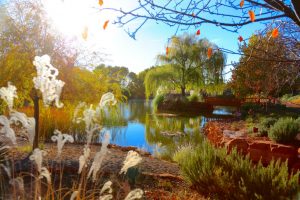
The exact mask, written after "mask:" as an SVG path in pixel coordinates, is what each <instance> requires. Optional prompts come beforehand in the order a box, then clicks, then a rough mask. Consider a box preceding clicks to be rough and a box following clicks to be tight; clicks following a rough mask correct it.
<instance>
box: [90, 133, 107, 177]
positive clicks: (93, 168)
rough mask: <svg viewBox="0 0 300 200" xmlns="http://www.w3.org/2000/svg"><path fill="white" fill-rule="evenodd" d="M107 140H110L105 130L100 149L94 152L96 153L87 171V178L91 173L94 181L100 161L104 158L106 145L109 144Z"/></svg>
mask: <svg viewBox="0 0 300 200" xmlns="http://www.w3.org/2000/svg"><path fill="white" fill-rule="evenodd" d="M109 140H110V135H109V133H108V132H106V133H105V134H104V139H103V140H102V145H101V149H100V151H99V152H97V153H96V155H95V157H94V161H93V163H92V166H91V168H90V171H89V173H88V178H89V177H90V176H91V174H92V173H93V181H96V178H97V172H98V171H99V169H100V167H101V164H102V161H103V159H104V156H105V155H106V153H107V145H108V144H109Z"/></svg>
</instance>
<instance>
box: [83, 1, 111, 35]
mask: <svg viewBox="0 0 300 200" xmlns="http://www.w3.org/2000/svg"><path fill="white" fill-rule="evenodd" d="M98 4H99V5H100V6H102V5H103V0H99V2H98ZM108 23H109V20H106V21H105V22H104V24H103V29H104V30H105V29H106V27H107V25H108ZM88 32H89V29H88V27H87V26H85V27H84V29H83V32H82V34H81V36H82V38H83V39H84V40H87V38H88Z"/></svg>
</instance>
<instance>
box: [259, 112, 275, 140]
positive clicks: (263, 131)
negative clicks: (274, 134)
mask: <svg viewBox="0 0 300 200" xmlns="http://www.w3.org/2000/svg"><path fill="white" fill-rule="evenodd" d="M276 121H277V119H276V118H274V117H267V118H262V119H261V120H260V123H259V125H258V131H259V134H258V135H259V136H268V132H269V129H270V127H271V126H273V125H274V124H275V122H276Z"/></svg>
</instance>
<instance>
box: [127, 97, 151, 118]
mask: <svg viewBox="0 0 300 200" xmlns="http://www.w3.org/2000/svg"><path fill="white" fill-rule="evenodd" d="M128 111H129V113H130V115H129V117H128V120H129V121H137V122H139V123H142V124H145V120H146V119H145V117H146V115H147V114H149V113H151V112H152V106H151V101H145V100H131V101H130V103H128Z"/></svg>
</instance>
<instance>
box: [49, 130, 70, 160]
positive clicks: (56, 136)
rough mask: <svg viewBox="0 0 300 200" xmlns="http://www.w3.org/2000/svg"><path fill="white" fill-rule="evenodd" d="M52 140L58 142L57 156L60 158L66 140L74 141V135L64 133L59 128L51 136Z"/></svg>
mask: <svg viewBox="0 0 300 200" xmlns="http://www.w3.org/2000/svg"><path fill="white" fill-rule="evenodd" d="M51 140H52V141H53V142H57V157H59V158H60V156H61V152H62V148H63V146H64V145H65V143H66V142H71V143H73V142H74V138H73V136H71V135H69V134H62V133H61V132H60V131H59V130H55V131H54V135H53V136H52V137H51Z"/></svg>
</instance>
